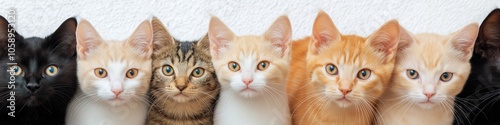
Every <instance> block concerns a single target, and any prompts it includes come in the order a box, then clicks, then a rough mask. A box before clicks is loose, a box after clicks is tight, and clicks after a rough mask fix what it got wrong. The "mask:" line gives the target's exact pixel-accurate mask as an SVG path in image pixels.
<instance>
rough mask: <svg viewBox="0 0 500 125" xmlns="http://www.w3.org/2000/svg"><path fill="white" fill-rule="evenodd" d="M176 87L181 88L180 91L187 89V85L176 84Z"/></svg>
mask: <svg viewBox="0 0 500 125" xmlns="http://www.w3.org/2000/svg"><path fill="white" fill-rule="evenodd" d="M175 87H177V89H179V91H182V90H184V89H186V85H175Z"/></svg>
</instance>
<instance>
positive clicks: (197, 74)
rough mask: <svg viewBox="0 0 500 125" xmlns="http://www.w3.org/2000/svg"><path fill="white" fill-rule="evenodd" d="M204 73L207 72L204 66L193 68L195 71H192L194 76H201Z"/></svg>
mask: <svg viewBox="0 0 500 125" xmlns="http://www.w3.org/2000/svg"><path fill="white" fill-rule="evenodd" d="M203 73H205V69H203V68H196V69H194V70H193V73H191V75H193V76H194V77H200V76H202V75H203Z"/></svg>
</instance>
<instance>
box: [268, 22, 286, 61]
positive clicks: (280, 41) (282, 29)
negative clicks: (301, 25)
mask: <svg viewBox="0 0 500 125" xmlns="http://www.w3.org/2000/svg"><path fill="white" fill-rule="evenodd" d="M264 37H265V38H266V39H267V40H268V41H270V42H272V44H273V47H274V50H276V52H277V53H279V54H280V55H281V57H283V56H285V55H288V54H289V52H290V49H289V48H290V46H291V45H290V44H291V39H292V25H291V24H290V20H289V19H288V17H287V16H281V17H279V18H278V19H277V20H276V21H274V23H273V25H271V27H270V28H269V29H268V30H267V31H266V33H264Z"/></svg>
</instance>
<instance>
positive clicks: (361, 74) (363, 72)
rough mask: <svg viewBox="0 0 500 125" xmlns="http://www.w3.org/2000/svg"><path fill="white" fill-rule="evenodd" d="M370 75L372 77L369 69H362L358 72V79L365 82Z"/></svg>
mask: <svg viewBox="0 0 500 125" xmlns="http://www.w3.org/2000/svg"><path fill="white" fill-rule="evenodd" d="M371 75H372V71H371V70H369V69H362V70H360V71H359V72H358V78H359V79H361V80H366V79H368V78H370V76H371Z"/></svg>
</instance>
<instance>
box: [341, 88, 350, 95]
mask: <svg viewBox="0 0 500 125" xmlns="http://www.w3.org/2000/svg"><path fill="white" fill-rule="evenodd" d="M340 91H341V92H342V94H344V95H347V94H349V93H350V92H351V91H352V90H351V89H340Z"/></svg>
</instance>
